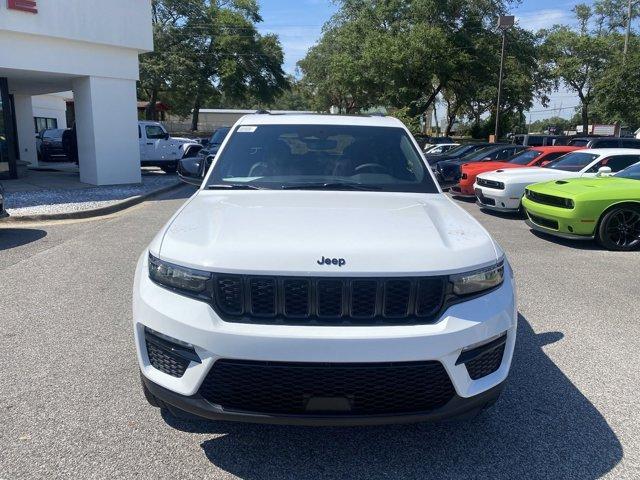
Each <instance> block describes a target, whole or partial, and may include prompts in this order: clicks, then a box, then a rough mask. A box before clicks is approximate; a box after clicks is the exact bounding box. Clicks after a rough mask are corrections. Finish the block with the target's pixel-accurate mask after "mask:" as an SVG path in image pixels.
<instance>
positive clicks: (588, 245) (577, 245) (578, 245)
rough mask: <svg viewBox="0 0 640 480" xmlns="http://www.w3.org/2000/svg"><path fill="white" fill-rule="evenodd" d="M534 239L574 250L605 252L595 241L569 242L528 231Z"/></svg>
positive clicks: (553, 236) (564, 239) (535, 231)
mask: <svg viewBox="0 0 640 480" xmlns="http://www.w3.org/2000/svg"><path fill="white" fill-rule="evenodd" d="M530 231H531V233H533V234H534V235H535V236H536V237H538V238H539V239H541V240H546V241H547V242H553V243H556V244H558V245H562V246H563V247H568V248H573V249H575V250H605V249H604V248H601V247H600V246H599V245H598V244H597V243H596V242H595V240H569V239H566V238H561V237H556V236H555V235H548V234H546V233H543V232H538V231H537V230H533V229H531V230H530Z"/></svg>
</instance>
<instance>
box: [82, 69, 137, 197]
mask: <svg viewBox="0 0 640 480" xmlns="http://www.w3.org/2000/svg"><path fill="white" fill-rule="evenodd" d="M73 96H74V107H75V120H76V131H77V137H78V158H79V161H80V181H81V182H84V183H91V184H94V185H117V184H128V183H140V181H141V175H140V147H139V144H138V111H137V99H136V82H135V81H134V80H122V79H116V78H104V77H82V78H78V79H76V80H74V81H73Z"/></svg>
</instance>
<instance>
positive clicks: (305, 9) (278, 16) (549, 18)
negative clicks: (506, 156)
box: [259, 0, 591, 121]
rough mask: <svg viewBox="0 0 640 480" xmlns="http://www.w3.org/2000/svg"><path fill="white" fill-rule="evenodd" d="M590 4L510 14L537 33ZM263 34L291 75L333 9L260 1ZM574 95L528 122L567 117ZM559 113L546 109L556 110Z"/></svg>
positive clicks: (548, 5)
mask: <svg viewBox="0 0 640 480" xmlns="http://www.w3.org/2000/svg"><path fill="white" fill-rule="evenodd" d="M580 2H584V3H591V1H590V0H522V2H521V3H520V4H519V5H517V7H516V8H514V9H513V11H512V12H511V13H513V14H514V15H516V18H517V20H518V22H519V23H520V25H521V26H522V27H524V28H527V29H530V30H534V31H537V30H539V29H541V28H546V27H551V26H552V25H554V24H557V23H568V24H571V23H573V14H572V12H571V9H572V8H573V6H574V5H575V4H576V3H580ZM260 8H261V15H262V18H263V20H264V21H263V22H262V24H260V25H259V28H260V30H261V31H262V32H263V33H267V32H269V33H276V34H278V36H279V37H280V42H281V43H282V46H283V48H284V52H285V65H284V69H285V71H286V72H287V73H289V74H295V71H296V62H298V60H300V59H302V58H303V57H304V56H305V54H306V52H307V50H308V49H309V47H311V46H313V45H314V44H315V42H316V41H317V40H318V39H319V38H320V36H321V34H322V25H323V24H324V23H325V22H326V21H328V20H329V19H330V18H331V15H332V14H333V13H334V12H335V11H336V6H335V4H334V3H333V2H332V1H331V0H260ZM578 103H579V101H578V98H577V97H576V95H574V94H571V93H570V92H567V91H560V92H557V93H554V94H553V95H551V103H550V105H549V107H547V110H546V111H540V110H543V109H544V107H543V106H542V105H540V104H539V103H536V105H534V106H533V108H532V109H531V113H530V116H531V120H532V121H535V120H537V119H540V118H547V117H550V116H552V115H555V114H560V116H563V117H571V116H573V114H574V110H573V108H572V107H575V106H576V105H578ZM560 108H563V110H548V109H560Z"/></svg>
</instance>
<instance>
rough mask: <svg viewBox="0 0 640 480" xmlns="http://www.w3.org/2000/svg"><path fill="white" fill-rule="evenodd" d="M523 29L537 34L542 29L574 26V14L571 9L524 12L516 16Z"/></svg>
mask: <svg viewBox="0 0 640 480" xmlns="http://www.w3.org/2000/svg"><path fill="white" fill-rule="evenodd" d="M516 19H517V21H518V24H519V25H520V26H521V27H522V28H526V29H527V30H532V31H534V32H537V31H538V30H540V29H541V28H550V27H552V26H554V25H557V24H572V23H573V12H571V10H570V9H559V8H549V9H544V10H535V11H532V12H524V13H521V14H520V15H517V16H516Z"/></svg>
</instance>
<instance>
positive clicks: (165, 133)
mask: <svg viewBox="0 0 640 480" xmlns="http://www.w3.org/2000/svg"><path fill="white" fill-rule="evenodd" d="M170 136H171V135H169V132H164V139H165V140H169V137H170Z"/></svg>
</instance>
